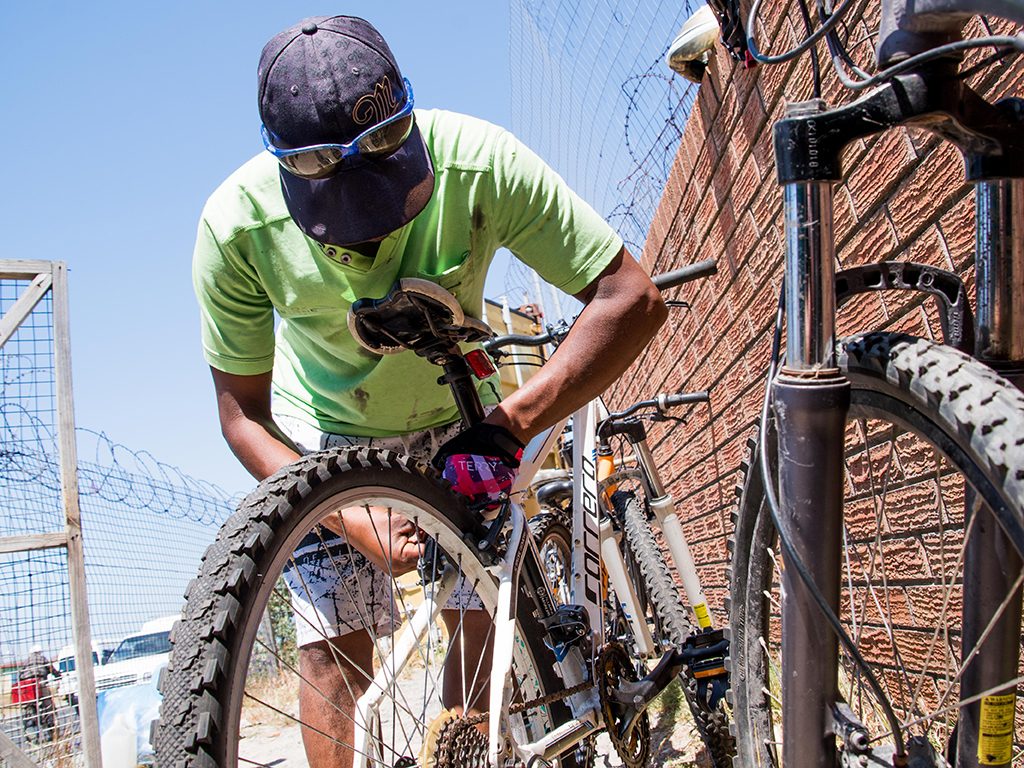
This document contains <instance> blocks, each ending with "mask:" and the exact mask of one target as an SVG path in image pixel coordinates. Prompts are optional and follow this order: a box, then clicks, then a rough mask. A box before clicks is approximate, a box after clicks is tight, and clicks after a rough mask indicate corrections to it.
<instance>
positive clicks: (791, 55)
mask: <svg viewBox="0 0 1024 768" xmlns="http://www.w3.org/2000/svg"><path fill="white" fill-rule="evenodd" d="M761 2H762V0H754V3H753V5H751V6H750V15H749V16H748V17H747V28H746V33H747V50H748V51H750V55H751V57H753V59H754V60H755V61H757V62H760V63H761V64H782V63H784V62H787V61H792V60H793V59H795V58H796V57H797V56H799V55H800V54H801V53H803V52H804V51H806V50H809V49H810V47H811V46H813V45H814V44H815V43H816V42H818V41H819V40H820V39H821V38H822V37H824V36H825V35H826V34H828V33H829V32H830V31H831V30H832V29H833V28H834V27H835V26H836V25H837V24H838V23H839V20H840V19H841V18H842V15H843V14H844V13H845V12H846V10H847V9H848V8H849V7H850V6H851V5H853V4H854V3H855V2H857V0H843V2H842V3H841V4H840V5H839V7H838V8H836V9H835V12H834V13H833V14H832V16H830V17H829V19H828V21H827V22H825V23H824V24H822V26H821V27H819V28H818V29H817V30H816V31H815V32H813V33H811V34H810V35H809V36H808V37H806V38H804V40H803V41H802V42H800V43H798V44H797V46H796V47H795V48H791V49H790V50H788V51H786V52H785V53H780V54H776V55H772V56H769V55H767V54H764V53H761V51H760V49H759V48H758V47H757V42H756V41H755V40H754V21H755V20H756V19H757V12H758V11H759V10H760V8H761Z"/></svg>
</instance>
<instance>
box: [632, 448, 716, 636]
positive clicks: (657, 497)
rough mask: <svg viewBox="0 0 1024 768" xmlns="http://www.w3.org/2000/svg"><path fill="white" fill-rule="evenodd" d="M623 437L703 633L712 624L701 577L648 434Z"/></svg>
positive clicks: (698, 625) (691, 608)
mask: <svg viewBox="0 0 1024 768" xmlns="http://www.w3.org/2000/svg"><path fill="white" fill-rule="evenodd" d="M626 438H627V439H628V440H629V442H630V444H631V445H632V448H633V453H634V455H635V456H636V460H637V464H639V465H640V473H641V475H642V476H643V478H644V483H645V484H646V489H645V490H646V492H647V500H648V503H649V504H650V505H651V510H652V511H653V512H654V521H655V524H656V525H657V526H658V527H659V528H660V529H661V533H662V535H663V536H664V537H665V543H666V544H667V545H668V551H669V554H670V555H671V556H672V561H673V562H674V563H675V566H676V571H678V573H679V578H680V579H681V580H682V582H683V590H684V591H685V592H686V599H687V601H688V602H689V603H690V610H691V611H693V616H694V619H696V621H697V627H698V628H699V629H702V630H703V629H711V628H712V627H713V622H712V621H711V614H710V612H709V611H708V603H707V598H705V597H704V588H703V587H702V586H701V583H700V576H699V575H698V574H697V564H696V563H695V562H694V559H693V555H692V554H691V553H690V545H689V544H687V542H686V535H685V534H684V533H683V526H682V523H680V522H679V517H678V516H677V515H676V508H675V503H674V501H673V499H672V495H671V494H670V493H669V492H668V490H667V489H666V488H665V484H664V483H663V482H662V481H661V475H660V474H659V473H658V465H657V463H656V462H655V461H654V456H653V454H652V453H651V449H650V446H648V445H647V432H646V430H641V431H640V432H639V434H627V435H626ZM637 438H639V439H637Z"/></svg>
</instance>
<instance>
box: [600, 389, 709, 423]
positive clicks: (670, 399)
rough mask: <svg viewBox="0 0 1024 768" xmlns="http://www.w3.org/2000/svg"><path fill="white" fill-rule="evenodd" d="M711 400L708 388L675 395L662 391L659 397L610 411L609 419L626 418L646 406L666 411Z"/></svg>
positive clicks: (662, 411)
mask: <svg viewBox="0 0 1024 768" xmlns="http://www.w3.org/2000/svg"><path fill="white" fill-rule="evenodd" d="M710 400H711V396H710V394H708V391H707V390H703V391H701V392H679V393H677V394H674V395H669V394H665V393H664V392H662V393H661V394H659V395H658V396H657V397H654V398H651V399H650V400H641V401H640V402H639V403H633V405H631V406H629V408H627V409H626V410H624V411H618V412H617V413H609V414H608V418H606V419H605V421H606V422H608V421H616V420H618V419H624V418H626V417H627V416H631V415H633V414H634V413H636V412H637V411H639V410H643V409H644V408H657V409H658V411H659V412H661V413H664V412H665V411H667V410H670V409H672V408H678V407H679V406H680V405H689V404H691V403H706V402H708V401H710Z"/></svg>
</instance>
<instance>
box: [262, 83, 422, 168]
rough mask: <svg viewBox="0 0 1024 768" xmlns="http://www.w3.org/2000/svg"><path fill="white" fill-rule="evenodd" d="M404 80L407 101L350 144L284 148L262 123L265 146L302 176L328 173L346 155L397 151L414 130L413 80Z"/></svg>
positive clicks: (377, 155)
mask: <svg viewBox="0 0 1024 768" xmlns="http://www.w3.org/2000/svg"><path fill="white" fill-rule="evenodd" d="M402 82H403V83H404V84H405V105H404V106H403V107H402V108H401V109H400V110H398V111H397V112H396V113H395V114H393V115H392V116H391V117H389V118H388V119H387V120H384V121H383V122H380V123H377V124H376V125H374V126H371V127H370V128H368V129H366V130H365V131H363V132H362V133H360V134H359V135H358V136H356V137H355V138H354V139H353V140H352V141H350V142H349V143H347V144H315V145H313V146H311V147H297V148H295V149H282V148H281V147H277V146H274V142H273V140H272V139H271V138H270V131H268V130H267V127H266V126H265V125H261V126H260V132H261V133H262V134H263V146H265V147H266V148H267V151H268V152H269V153H270V154H272V155H273V156H274V157H276V158H277V160H278V162H279V163H281V165H282V167H284V169H285V170H286V171H288V172H289V173H291V174H293V175H295V176H299V177H301V178H303V179H319V178H322V177H324V176H327V175H329V174H330V173H332V172H333V171H334V170H335V169H336V168H337V167H338V166H339V165H340V164H341V163H342V162H344V161H345V160H346V159H347V158H350V157H356V156H357V155H361V156H364V157H386V156H388V155H390V154H392V153H393V152H396V151H397V150H398V149H399V148H400V147H401V146H402V144H404V143H405V140H406V139H408V138H409V134H410V133H412V126H413V122H414V120H413V113H412V106H413V98H412V84H411V83H410V82H409V80H408V79H407V78H404V77H403V78H402Z"/></svg>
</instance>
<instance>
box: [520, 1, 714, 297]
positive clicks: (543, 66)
mask: <svg viewBox="0 0 1024 768" xmlns="http://www.w3.org/2000/svg"><path fill="white" fill-rule="evenodd" d="M699 5H700V3H698V2H695V0H683V1H682V2H679V3H657V2H651V1H650V0H648V1H647V2H630V3H626V2H607V1H605V2H597V3H586V2H581V0H512V3H511V15H510V17H511V32H510V34H511V45H510V49H511V72H512V78H511V79H512V129H513V131H514V132H515V133H516V135H517V136H518V137H519V138H520V139H522V140H523V141H524V142H526V144H528V145H529V146H530V147H531V148H532V149H534V150H535V151H536V152H537V153H538V154H540V156H541V157H543V158H544V159H545V160H546V161H547V162H548V164H549V165H551V166H552V167H553V168H554V169H555V170H556V171H558V172H559V173H560V174H561V175H562V177H563V178H565V180H566V181H567V182H568V183H569V186H571V187H572V188H573V189H574V190H575V191H576V192H577V193H578V194H579V195H580V196H581V197H583V199H584V200H586V201H587V202H588V203H590V204H591V205H592V206H593V207H594V208H595V209H596V210H597V211H598V213H600V214H601V215H603V216H604V217H605V218H606V219H607V220H608V222H609V223H611V225H612V226H613V227H615V228H616V230H618V232H619V234H620V235H621V236H622V239H623V240H624V242H625V244H626V247H627V248H628V249H629V250H630V251H631V252H632V253H633V254H634V255H635V256H639V255H640V253H641V252H642V251H643V244H644V241H645V239H646V237H647V230H648V228H649V226H650V223H651V219H652V218H653V216H654V212H655V210H656V208H657V205H658V201H659V200H660V198H661V194H662V191H663V189H664V186H665V182H666V181H667V179H668V175H669V171H670V170H671V167H672V162H673V159H674V157H675V153H676V149H677V148H678V144H679V140H680V138H681V137H682V134H683V128H684V126H685V125H686V120H687V118H688V117H689V114H690V110H691V108H692V106H693V102H694V99H695V98H696V94H697V86H696V84H694V83H691V82H690V81H688V80H686V79H684V78H682V77H680V76H679V75H676V74H675V73H673V72H672V71H671V70H670V69H669V68H668V67H667V66H666V65H665V54H666V53H667V51H668V48H669V45H670V43H671V41H672V39H673V38H674V36H675V34H676V32H677V31H678V30H679V28H680V27H681V26H682V24H683V22H684V21H685V20H686V19H687V18H688V17H689V16H690V14H691V13H692V12H693V11H694V10H696V9H697V7H699ZM506 286H507V289H508V291H509V293H510V294H511V295H517V296H518V295H519V294H520V293H527V294H532V293H534V282H533V278H532V275H531V274H530V272H529V270H528V269H527V268H526V267H524V266H523V265H522V264H520V263H519V262H518V261H515V260H511V261H510V266H509V269H508V274H507V276H506ZM569 306H570V307H571V305H569ZM550 311H551V308H549V312H550ZM567 311H572V310H571V309H568V310H567Z"/></svg>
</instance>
